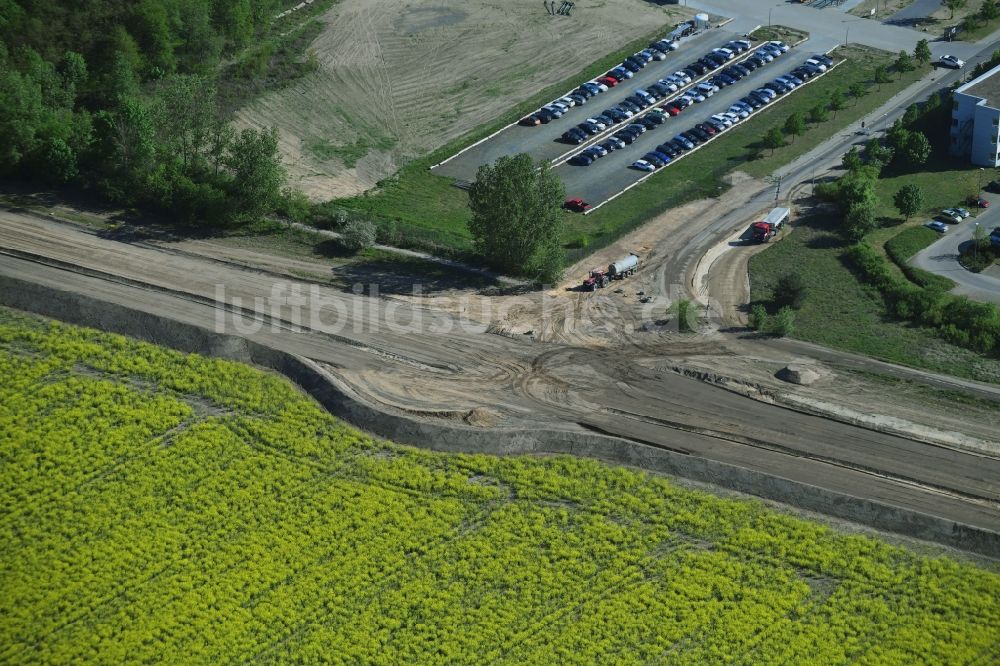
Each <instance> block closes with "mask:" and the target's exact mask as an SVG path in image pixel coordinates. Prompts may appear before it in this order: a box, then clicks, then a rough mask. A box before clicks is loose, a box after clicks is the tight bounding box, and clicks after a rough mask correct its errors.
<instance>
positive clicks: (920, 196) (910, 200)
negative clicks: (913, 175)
mask: <svg viewBox="0 0 1000 666" xmlns="http://www.w3.org/2000/svg"><path fill="white" fill-rule="evenodd" d="M892 202H893V204H895V206H896V210H898V211H899V212H900V214H901V215H902V216H903V217H904V218H905V219H907V220H909V219H910V218H911V217H913V216H914V215H916V214H917V213H919V212H920V209H921V208H923V206H924V193H923V192H922V191H921V189H920V188H919V187H918V186H917V185H915V184H913V183H910V184H909V185H904V186H903V187H901V188H899V191H897V192H896V194H895V195H894V196H893V198H892Z"/></svg>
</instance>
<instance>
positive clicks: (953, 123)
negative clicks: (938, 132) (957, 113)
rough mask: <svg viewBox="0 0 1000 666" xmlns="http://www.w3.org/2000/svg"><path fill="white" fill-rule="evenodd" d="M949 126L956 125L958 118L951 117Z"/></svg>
mask: <svg viewBox="0 0 1000 666" xmlns="http://www.w3.org/2000/svg"><path fill="white" fill-rule="evenodd" d="M951 126H952V127H958V118H952V119H951Z"/></svg>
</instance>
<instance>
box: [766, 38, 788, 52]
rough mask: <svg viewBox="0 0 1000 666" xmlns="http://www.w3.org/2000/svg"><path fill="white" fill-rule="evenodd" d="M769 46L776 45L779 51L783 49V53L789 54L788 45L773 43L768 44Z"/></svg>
mask: <svg viewBox="0 0 1000 666" xmlns="http://www.w3.org/2000/svg"><path fill="white" fill-rule="evenodd" d="M768 44H774V45H775V46H777V47H778V48H779V49H781V52H782V53H788V44H786V43H784V42H779V41H772V42H768Z"/></svg>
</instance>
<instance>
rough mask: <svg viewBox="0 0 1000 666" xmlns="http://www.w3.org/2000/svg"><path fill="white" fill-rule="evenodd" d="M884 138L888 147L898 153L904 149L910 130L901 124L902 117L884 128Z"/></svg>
mask: <svg viewBox="0 0 1000 666" xmlns="http://www.w3.org/2000/svg"><path fill="white" fill-rule="evenodd" d="M885 140H886V142H887V143H888V144H889V147H890V148H892V149H893V150H894V151H896V154H897V155H899V154H901V153H902V152H903V150H905V148H906V144H907V143H909V140H910V130H908V129H906V127H905V126H904V125H903V121H902V119H897V120H896V122H894V123H893V124H892V126H891V127H889V129H888V130H886V133H885Z"/></svg>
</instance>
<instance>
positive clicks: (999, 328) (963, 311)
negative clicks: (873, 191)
mask: <svg viewBox="0 0 1000 666" xmlns="http://www.w3.org/2000/svg"><path fill="white" fill-rule="evenodd" d="M845 256H846V257H847V259H848V260H849V261H850V262H851V263H852V264H853V265H854V266H855V267H856V268H857V270H859V271H860V272H861V273H863V274H864V275H865V277H866V278H867V280H868V282H869V283H870V284H871V285H872V286H873V287H875V288H876V289H878V291H879V292H880V293H881V294H882V297H883V298H884V299H885V303H886V307H887V308H888V309H889V312H890V313H891V314H893V315H894V316H896V317H898V318H900V319H903V320H908V321H913V322H916V323H918V324H921V325H924V326H927V327H930V328H933V329H934V330H936V331H937V332H938V333H939V334H940V335H941V337H943V338H944V339H946V340H948V341H949V342H952V343H954V344H956V345H959V346H962V347H968V348H970V349H975V350H976V351H980V352H984V353H993V354H1000V309H998V308H997V307H996V306H995V305H993V304H991V303H979V302H977V301H971V300H969V299H968V298H966V297H965V296H952V295H951V294H948V293H946V292H945V291H944V290H942V289H940V288H937V287H934V286H930V287H925V288H924V287H918V286H916V285H914V284H911V283H910V282H907V281H906V280H903V279H901V278H900V277H898V276H897V275H896V274H895V273H894V272H893V271H892V270H891V269H890V267H889V264H888V262H887V261H886V260H885V259H884V258H883V257H882V255H880V254H879V253H878V252H877V251H876V250H875V249H874V248H873V247H872V246H870V245H868V244H867V243H863V242H862V243H858V244H857V245H854V246H852V247H850V248H848V250H847V252H846V254H845Z"/></svg>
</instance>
